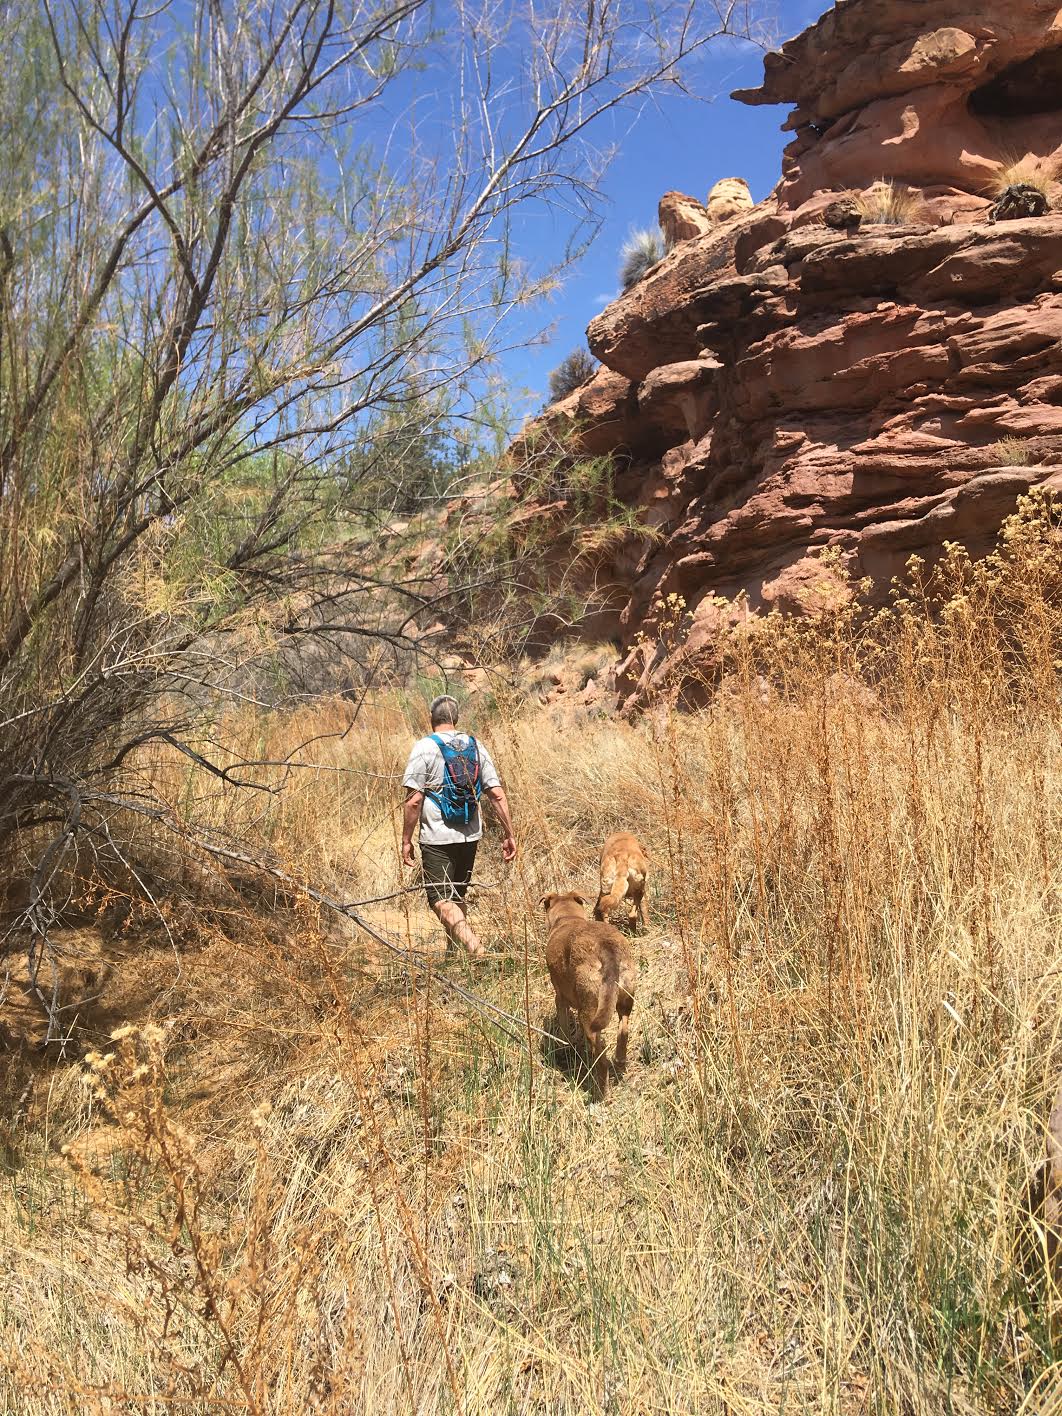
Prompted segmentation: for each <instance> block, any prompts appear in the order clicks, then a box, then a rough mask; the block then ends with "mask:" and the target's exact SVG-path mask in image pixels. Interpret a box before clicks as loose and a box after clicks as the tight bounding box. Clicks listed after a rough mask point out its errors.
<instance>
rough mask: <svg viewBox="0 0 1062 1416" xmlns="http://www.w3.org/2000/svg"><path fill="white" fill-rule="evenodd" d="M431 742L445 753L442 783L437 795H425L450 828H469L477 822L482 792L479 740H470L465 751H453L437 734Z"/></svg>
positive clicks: (453, 748)
mask: <svg viewBox="0 0 1062 1416" xmlns="http://www.w3.org/2000/svg"><path fill="white" fill-rule="evenodd" d="M431 740H432V742H433V743H434V744H435V745H436V747H437V748H438V749H439V751H440V752H441V753H442V759H443V782H442V786H441V788H440V789H439V790H438V791H437V792H433V791H426V792H425V793H424V795H425V796H429V797H431V799H432V801H433V802H434V803H435V805H436V806H437V807H438V808H439V811H440V812H441V813H442V819H443V820H444V821H445V822H446V824H447V826H468V825H470V824H471V823H472V822H473V821H474V820H475V819H476V812H477V811H478V810H479V794H480V790H481V787H480V780H479V748H478V747H477V746H476V740H475V738H474V737H469V739H468V743H467V744H466V746H464V747H454V745H453V743H450V742H447V741H446V740H445V738H441V737H440V736H439V734H438V733H432V734H431Z"/></svg>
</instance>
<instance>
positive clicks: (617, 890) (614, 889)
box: [594, 879, 627, 923]
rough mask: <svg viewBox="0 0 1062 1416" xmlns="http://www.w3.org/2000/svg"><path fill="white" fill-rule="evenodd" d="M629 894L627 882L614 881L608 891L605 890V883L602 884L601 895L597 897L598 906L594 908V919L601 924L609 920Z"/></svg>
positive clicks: (624, 880)
mask: <svg viewBox="0 0 1062 1416" xmlns="http://www.w3.org/2000/svg"><path fill="white" fill-rule="evenodd" d="M626 893H627V881H626V879H623V880H613V881H612V883H611V884H610V885H609V887H608V889H607V890H606V889H605V881H604V880H602V882H601V894H600V895H599V896H598V897H597V904H596V905H595V906H594V918H595V919H596V920H598V921H599V922H602V923H603V922H604V921H605V920H607V919H608V917H609V915H610V914H611V913H612V911H613V910H616V909H619V907H620V905H621V904H622V903H623V899H624V896H625V895H626Z"/></svg>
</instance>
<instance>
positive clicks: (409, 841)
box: [402, 787, 424, 865]
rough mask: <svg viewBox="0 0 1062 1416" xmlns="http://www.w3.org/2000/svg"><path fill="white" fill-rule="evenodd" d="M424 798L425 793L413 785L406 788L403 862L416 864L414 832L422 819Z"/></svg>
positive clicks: (404, 863) (403, 821) (403, 816)
mask: <svg viewBox="0 0 1062 1416" xmlns="http://www.w3.org/2000/svg"><path fill="white" fill-rule="evenodd" d="M423 800H424V793H423V792H418V791H417V790H416V789H415V788H413V787H407V788H406V804H405V806H403V808H402V864H403V865H416V863H417V860H416V856H414V854H413V832H414V831H415V830H416V827H417V822H418V821H419V820H420V805H421V802H422V801H423Z"/></svg>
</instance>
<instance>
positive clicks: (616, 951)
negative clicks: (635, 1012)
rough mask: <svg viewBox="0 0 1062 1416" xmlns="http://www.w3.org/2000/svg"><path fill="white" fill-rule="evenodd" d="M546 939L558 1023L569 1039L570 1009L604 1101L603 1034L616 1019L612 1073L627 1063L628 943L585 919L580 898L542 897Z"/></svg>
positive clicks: (631, 961) (630, 986)
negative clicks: (577, 1025) (586, 1048)
mask: <svg viewBox="0 0 1062 1416" xmlns="http://www.w3.org/2000/svg"><path fill="white" fill-rule="evenodd" d="M542 906H543V908H544V909H545V911H546V924H547V927H548V929H549V939H548V941H547V943H546V967H547V968H548V969H549V976H550V979H551V981H552V983H553V992H554V994H555V995H556V999H557V1020H558V1022H559V1023H560V1025H561V1027H562V1028H564V1030H565V1031H566V1032H567V1033H568V1035H569V1036H571V1010H573V1009H574V1011H575V1014H576V1016H577V1017H578V1019H579V1026H580V1028H581V1029H582V1032H583V1036H584V1037H585V1038H586V1041H587V1043H588V1044H589V1047H590V1075H591V1078H592V1080H593V1084H594V1091H595V1093H596V1095H597V1096H598V1097H601V1098H603V1097H604V1096H605V1095H606V1093H607V1091H608V1075H609V1068H608V1059H607V1058H606V1056H605V1045H604V1043H603V1042H602V1040H601V1034H602V1033H603V1032H604V1030H605V1029H606V1028H607V1027H608V1025H609V1023H611V1021H612V1015H613V1013H615V1014H616V1016H617V1017H618V1018H619V1036H618V1037H617V1038H616V1070H617V1072H622V1071H623V1068H624V1066H625V1065H626V1061H627V1033H628V1030H629V1028H630V1017H631V1009H632V1008H633V1007H634V980H635V975H636V969H635V963H634V959H633V957H632V955H631V951H630V948H629V946H628V944H627V941H626V939H624V937H623V935H622V934H621V933H620V932H619V930H618V929H614V928H613V927H612V925H610V924H601V923H593V922H592V921H590V920H588V919H587V917H586V901H585V900H584V899H583V897H582V895H576V894H567V895H556V894H553V895H543V896H542Z"/></svg>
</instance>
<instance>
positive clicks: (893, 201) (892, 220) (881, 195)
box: [856, 178, 926, 226]
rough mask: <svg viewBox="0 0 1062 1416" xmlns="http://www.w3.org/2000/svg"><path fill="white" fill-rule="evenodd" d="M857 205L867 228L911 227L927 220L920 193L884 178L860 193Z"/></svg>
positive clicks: (857, 195)
mask: <svg viewBox="0 0 1062 1416" xmlns="http://www.w3.org/2000/svg"><path fill="white" fill-rule="evenodd" d="M856 203H857V205H858V206H859V209H860V211H861V212H862V213H863V220H864V221H865V222H866V223H867V225H868V226H910V225H911V224H912V223H915V222H919V221H924V220H925V218H926V205H925V202H924V200H923V198H922V195H921V193H919V192H916V191H914V190H913V189H912V188H911V187H905V186H903V185H902V184H901V183H898V182H893V181H892V180H891V179H888V180H886V179H884V178H883V179H882V180H881V181H880V182H875V183H874V185H873V186H872V187H868V188H867V190H866V191H865V192H859V193H857V194H856Z"/></svg>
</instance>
